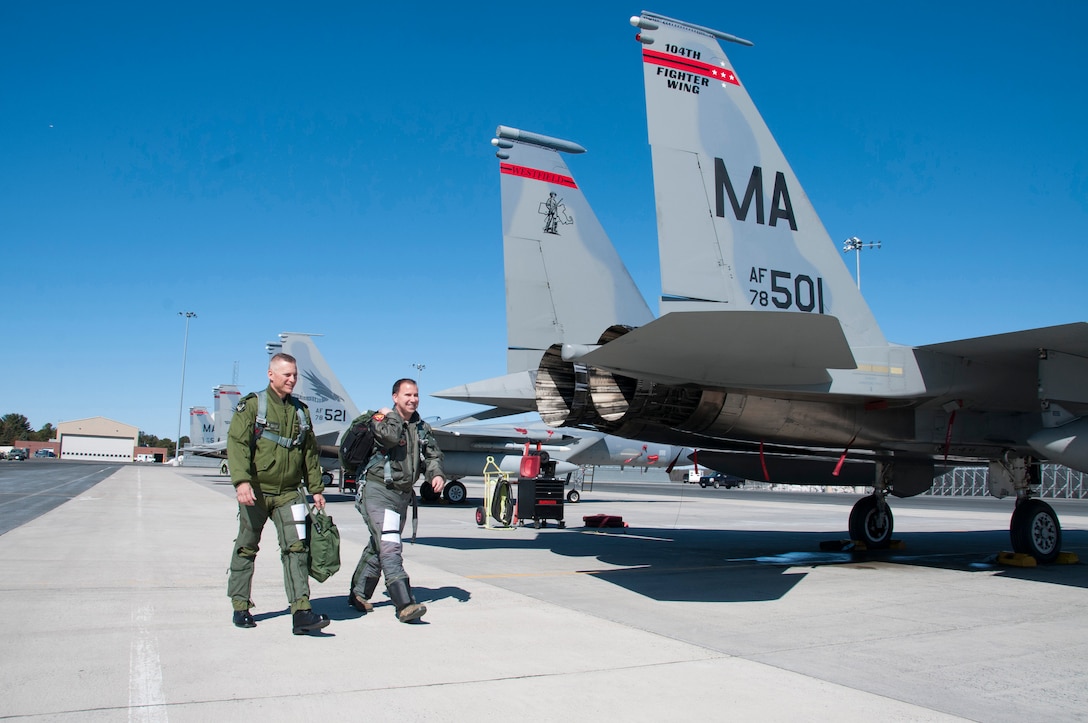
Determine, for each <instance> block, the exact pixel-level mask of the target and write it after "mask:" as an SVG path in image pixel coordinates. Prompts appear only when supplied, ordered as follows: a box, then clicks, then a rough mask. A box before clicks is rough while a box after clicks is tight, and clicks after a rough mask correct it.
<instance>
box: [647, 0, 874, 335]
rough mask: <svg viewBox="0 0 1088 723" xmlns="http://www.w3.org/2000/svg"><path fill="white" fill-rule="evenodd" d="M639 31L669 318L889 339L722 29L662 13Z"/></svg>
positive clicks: (664, 297) (664, 298)
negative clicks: (773, 320)
mask: <svg viewBox="0 0 1088 723" xmlns="http://www.w3.org/2000/svg"><path fill="white" fill-rule="evenodd" d="M631 23H632V25H635V26H636V27H638V28H639V30H640V32H639V35H638V39H639V41H640V42H641V44H642V60H643V69H644V78H645V85H646V115H647V121H648V127H649V140H650V145H651V147H652V157H653V174H654V193H655V195H656V199H657V210H658V213H657V219H658V220H657V227H658V240H659V248H660V255H661V290H662V301H661V314H662V315H665V314H666V313H668V312H670V311H708V310H748V311H766V312H794V313H808V314H827V315H831V316H834V317H836V318H837V319H838V320H839V323H840V324H841V326H842V329H843V333H844V335H845V337H846V339H847V341H848V342H849V344H850V346H851V347H884V346H886V345H887V342H886V340H885V339H884V336H883V334H882V332H881V331H880V329H879V327H878V326H877V323H876V320H875V319H874V318H873V315H872V312H871V311H870V310H869V307H868V305H866V303H865V300H864V299H863V298H862V296H861V293H860V291H859V290H858V288H857V286H856V284H855V282H854V280H853V278H852V277H851V275H850V272H849V270H848V269H847V267H846V264H845V263H844V261H843V257H842V253H841V252H840V251H839V249H838V247H837V246H836V245H835V244H834V243H833V242H832V240H831V238H830V236H829V235H828V233H827V230H826V229H825V228H824V226H823V224H822V223H821V222H820V219H819V217H818V216H817V215H816V211H815V209H814V208H813V207H812V204H811V203H810V201H809V199H808V197H807V196H806V195H805V192H804V191H803V190H802V188H801V184H800V182H799V181H798V180H797V177H796V176H795V175H794V173H793V170H792V169H791V168H790V165H789V163H788V162H787V161H786V158H785V156H784V155H783V153H782V150H781V149H780V148H779V147H778V143H777V142H775V139H774V136H772V135H771V132H770V130H769V129H768V128H767V125H766V123H765V122H764V121H763V118H762V116H761V115H760V113H759V111H758V110H757V109H756V106H755V104H754V103H753V102H752V98H751V97H750V96H749V95H748V91H747V90H745V88H744V85H742V83H741V80H740V78H739V76H738V75H737V73H736V71H735V70H734V68H733V65H732V64H731V63H730V61H729V59H728V58H727V57H726V54H725V52H724V51H723V50H722V47H721V45H720V44H719V42H718V41H719V40H726V41H732V42H739V43H741V44H745V45H751V43H749V42H748V41H744V40H740V39H739V38H736V37H734V36H730V35H726V34H725V33H721V32H718V31H715V30H710V29H708V28H703V27H699V26H696V25H690V24H688V23H684V22H682V21H679V20H673V19H670V18H666V17H664V16H660V15H656V14H654V13H649V12H643V13H642V15H641V16H638V17H634V18H631Z"/></svg>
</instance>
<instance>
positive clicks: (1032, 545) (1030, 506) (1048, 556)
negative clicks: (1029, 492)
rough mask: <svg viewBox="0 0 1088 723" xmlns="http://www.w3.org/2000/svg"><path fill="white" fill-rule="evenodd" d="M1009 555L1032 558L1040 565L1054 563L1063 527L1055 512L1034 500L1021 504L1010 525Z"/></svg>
mask: <svg viewBox="0 0 1088 723" xmlns="http://www.w3.org/2000/svg"><path fill="white" fill-rule="evenodd" d="M1009 537H1010V538H1011V539H1012V551H1013V552H1019V553H1023V554H1025V555H1031V556H1032V557H1034V558H1035V559H1036V561H1038V562H1041V563H1043V564H1046V563H1049V562H1054V561H1055V560H1056V559H1058V553H1059V552H1061V550H1062V527H1061V525H1060V524H1059V523H1058V515H1056V514H1055V513H1054V509H1053V508H1052V507H1051V506H1050V505H1048V504H1047V503H1046V502H1043V501H1042V500H1040V499H1036V498H1034V497H1032V498H1029V499H1026V500H1021V501H1020V502H1018V503H1017V505H1016V509H1015V510H1013V513H1012V520H1011V521H1010V522H1009Z"/></svg>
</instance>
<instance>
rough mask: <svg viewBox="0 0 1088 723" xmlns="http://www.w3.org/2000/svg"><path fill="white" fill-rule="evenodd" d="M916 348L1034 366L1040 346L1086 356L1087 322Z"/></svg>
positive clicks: (985, 360) (970, 357)
mask: <svg viewBox="0 0 1088 723" xmlns="http://www.w3.org/2000/svg"><path fill="white" fill-rule="evenodd" d="M918 348H919V349H921V350H924V351H931V352H936V353H939V354H949V355H952V356H958V357H963V358H965V359H971V360H973V361H978V362H981V363H984V364H994V365H998V364H1000V365H1009V366H1014V367H1021V368H1024V369H1034V368H1035V366H1036V365H1037V364H1038V363H1039V350H1040V349H1052V350H1054V351H1059V352H1063V353H1065V354H1072V355H1074V356H1080V357H1086V358H1088V323H1085V322H1076V323H1073V324H1062V325H1060V326H1047V327H1042V328H1040V329H1029V330H1027V331H1014V332H1010V333H1007V334H995V335H993V336H979V337H975V338H973V339H961V340H959V341H946V342H942V343H940V344H927V345H925V346H921V347H918Z"/></svg>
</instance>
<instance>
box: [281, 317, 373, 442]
mask: <svg viewBox="0 0 1088 723" xmlns="http://www.w3.org/2000/svg"><path fill="white" fill-rule="evenodd" d="M265 349H267V351H268V353H269V354H270V355H271V354H276V353H278V352H283V353H284V354H290V355H291V356H293V357H294V358H295V359H296V361H297V362H298V383H297V384H296V385H295V390H294V392H293V393H294V395H295V396H296V397H298V398H299V399H301V400H302V401H304V402H306V405H307V406H308V407H309V408H310V417H311V418H312V419H313V423H314V434H315V435H316V436H317V442H318V444H320V445H322V446H326V447H329V446H332V445H336V444H337V442H338V439H339V437H340V433H341V432H342V431H343V430H344V428H346V427H347V426H348V424H349V423H350V422H351V420H353V419H355V417H357V416H359V409H358V407H356V406H355V403H354V402H353V401H351V397H350V396H348V393H347V390H346V389H344V386H343V385H342V384H341V383H340V380H339V379H337V378H336V375H335V374H333V373H332V369H331V368H330V367H329V364H328V362H326V361H325V357H324V356H322V355H321V352H320V351H318V349H317V345H316V344H314V341H313V335H312V334H301V333H298V332H284V333H282V334H280V335H279V341H274V342H269V343H268V344H266V345H265Z"/></svg>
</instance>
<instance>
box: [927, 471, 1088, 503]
mask: <svg viewBox="0 0 1088 723" xmlns="http://www.w3.org/2000/svg"><path fill="white" fill-rule="evenodd" d="M1085 476H1086V475H1085V474H1084V473H1083V472H1077V471H1076V470H1072V469H1069V468H1068V467H1062V466H1060V465H1056V464H1044V465H1043V481H1042V483H1041V484H1040V485H1039V494H1040V495H1041V496H1042V497H1052V498H1064V499H1083V498H1085V497H1088V480H1085ZM989 493H990V492H989V488H988V487H987V486H986V468H985V467H957V468H956V469H954V470H952V471H951V472H946V473H945V474H942V475H941V476H940V477H938V478H937V479H936V480H935V481H934V482H933V487H932V488H931V489H930V490H929V493H928V494H931V495H944V496H962V497H981V496H985V495H988V494H989Z"/></svg>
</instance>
